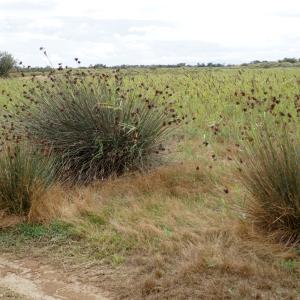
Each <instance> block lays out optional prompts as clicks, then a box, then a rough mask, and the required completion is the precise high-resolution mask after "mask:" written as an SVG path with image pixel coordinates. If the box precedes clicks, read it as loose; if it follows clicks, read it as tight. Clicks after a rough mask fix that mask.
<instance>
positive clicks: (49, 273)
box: [0, 255, 109, 300]
mask: <svg viewBox="0 0 300 300" xmlns="http://www.w3.org/2000/svg"><path fill="white" fill-rule="evenodd" d="M0 299H5V300H6V299H7V300H8V299H17V300H21V299H22V300H23V299H24V300H35V299H37V300H57V299H64V300H82V299H84V300H109V299H108V298H107V297H106V296H104V295H103V291H101V290H99V289H98V288H96V287H93V286H89V285H83V284H81V283H79V281H77V280H76V277H74V276H72V275H70V274H66V273H65V272H63V271H61V270H54V269H53V267H51V266H48V265H43V264H40V263H39V262H36V261H32V260H30V259H22V260H12V259H11V258H9V257H8V256H3V255H0Z"/></svg>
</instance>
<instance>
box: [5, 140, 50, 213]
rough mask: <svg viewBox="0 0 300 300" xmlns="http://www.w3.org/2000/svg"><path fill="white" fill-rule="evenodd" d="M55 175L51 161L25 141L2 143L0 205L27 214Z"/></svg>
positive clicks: (13, 211)
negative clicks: (11, 143) (21, 142)
mask: <svg viewBox="0 0 300 300" xmlns="http://www.w3.org/2000/svg"><path fill="white" fill-rule="evenodd" d="M54 179H55V162H54V160H53V159H52V158H50V157H47V156H45V155H43V154H42V153H39V152H38V151H37V150H36V149H34V148H32V147H31V146H29V145H28V144H27V145H21V144H17V145H6V146H4V148H3V149H2V152H1V153H0V207H1V209H3V210H4V211H7V212H9V213H13V214H23V213H25V214H28V213H29V211H30V208H31V205H32V203H33V202H35V201H39V200H40V198H41V197H42V196H43V195H44V193H45V191H46V190H47V188H48V187H49V186H50V185H51V184H52V183H53V181H54Z"/></svg>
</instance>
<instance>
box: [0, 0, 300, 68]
mask: <svg viewBox="0 0 300 300" xmlns="http://www.w3.org/2000/svg"><path fill="white" fill-rule="evenodd" d="M40 47H45V48H46V49H47V53H48V55H49V57H50V59H51V61H52V63H53V64H54V65H56V64H58V63H63V64H64V65H68V66H72V65H74V64H75V62H74V58H75V57H78V58H79V59H80V60H81V61H82V65H86V66H88V65H90V64H96V63H102V64H106V65H120V64H176V63H182V62H184V63H188V64H196V63H198V62H199V63H208V62H214V63H226V64H231V63H234V64H236V63H242V62H250V61H253V60H277V59H281V58H284V57H297V58H300V0H272V1H271V0H270V1H269V0H107V1H103V0H80V1H79V0H27V1H26V0H24V1H21V0H0V51H7V52H9V53H11V54H12V55H13V56H14V57H15V58H17V59H18V60H21V61H23V63H24V64H26V65H31V66H46V65H48V64H49V62H48V61H47V60H46V58H45V57H44V56H43V55H42V53H41V51H39V48H40Z"/></svg>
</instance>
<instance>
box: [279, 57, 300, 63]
mask: <svg viewBox="0 0 300 300" xmlns="http://www.w3.org/2000/svg"><path fill="white" fill-rule="evenodd" d="M297 61H298V60H297V58H292V57H285V58H284V59H282V60H280V61H279V62H288V63H291V64H295V63H296V62H297Z"/></svg>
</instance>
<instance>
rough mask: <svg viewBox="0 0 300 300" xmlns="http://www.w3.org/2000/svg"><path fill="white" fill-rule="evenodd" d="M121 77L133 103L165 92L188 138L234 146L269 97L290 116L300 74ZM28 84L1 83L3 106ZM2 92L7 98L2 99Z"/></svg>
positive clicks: (194, 72)
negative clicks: (220, 140)
mask: <svg viewBox="0 0 300 300" xmlns="http://www.w3.org/2000/svg"><path fill="white" fill-rule="evenodd" d="M93 72H95V73H102V72H103V73H106V72H111V71H110V70H105V69H103V70H96V71H93ZM121 73H122V74H123V76H124V79H123V80H124V84H125V86H126V87H128V89H131V90H132V94H133V95H135V96H136V98H137V99H139V97H140V98H143V97H148V98H150V99H154V100H155V98H156V96H160V92H165V93H166V100H167V101H172V102H175V103H176V105H177V107H178V111H179V112H181V113H182V115H183V116H186V119H184V120H182V124H183V125H184V126H183V128H184V132H185V133H187V134H188V136H189V137H197V138H199V136H201V137H202V138H203V139H210V138H211V137H213V136H215V135H217V136H218V137H219V136H222V137H223V138H226V140H227V141H228V140H234V141H236V140H237V139H239V138H240V132H241V128H242V127H243V126H245V125H246V126H247V125H250V124H255V122H257V120H258V118H259V117H261V116H263V115H264V113H265V112H266V111H267V109H268V107H267V105H268V104H270V103H271V101H272V98H273V97H279V98H280V100H281V101H280V103H279V104H278V105H277V107H276V109H277V112H284V113H288V112H289V111H291V113H292V114H293V111H295V96H296V95H300V70H299V69H295V68H291V69H288V68H282V69H281V68H276V69H204V70H202V69H200V70H199V69H186V68H180V69H157V70H152V69H130V70H121ZM38 77H39V76H37V78H38ZM31 78H32V77H31V76H28V77H27V76H26V77H25V78H22V77H18V78H13V79H7V80H0V101H1V102H2V103H3V102H4V101H7V99H8V98H12V99H13V101H16V102H17V101H18V97H20V96H21V95H20V91H21V90H22V85H23V84H24V81H25V82H26V83H27V84H28V81H29V82H30V80H31ZM144 87H146V89H145V88H144ZM147 89H148V92H147ZM7 92H8V93H9V97H7V96H6V95H3V93H7ZM250 97H251V98H252V97H254V98H255V99H257V100H258V101H261V102H263V101H265V102H264V104H263V107H262V105H260V107H258V105H256V104H257V103H254V104H255V105H253V104H252V103H251V101H252V102H253V100H252V99H250ZM281 97H282V98H281ZM160 99H161V97H160ZM160 101H161V100H160ZM258 101H257V102H258ZM299 105H300V104H299ZM293 117H295V116H293ZM190 120H193V122H190ZM214 126H216V127H217V131H218V132H217V133H216V132H215V128H214ZM211 129H212V130H211Z"/></svg>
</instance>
